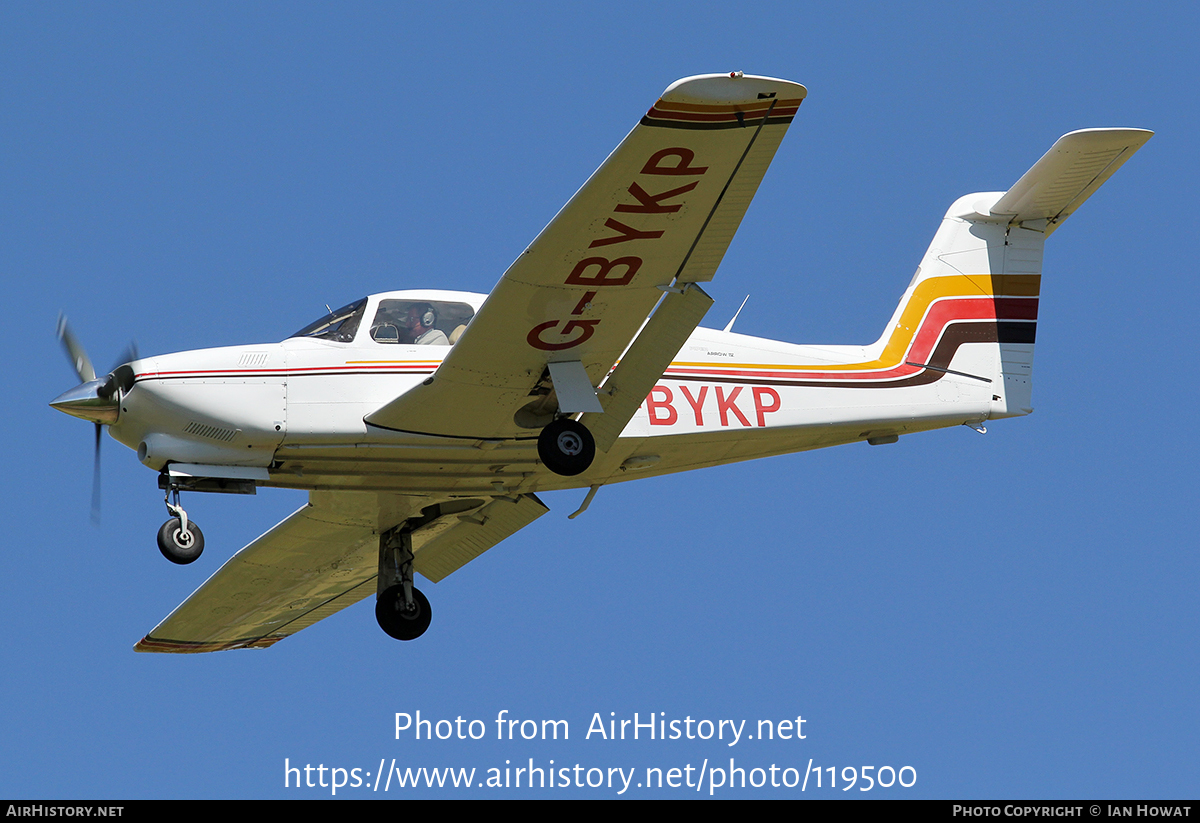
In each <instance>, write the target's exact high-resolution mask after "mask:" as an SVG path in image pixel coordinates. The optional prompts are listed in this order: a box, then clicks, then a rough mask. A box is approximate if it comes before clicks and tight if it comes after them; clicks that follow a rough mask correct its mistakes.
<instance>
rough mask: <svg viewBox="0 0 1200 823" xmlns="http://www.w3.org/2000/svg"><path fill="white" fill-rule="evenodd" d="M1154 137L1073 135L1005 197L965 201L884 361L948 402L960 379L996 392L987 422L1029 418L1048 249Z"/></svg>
mask: <svg viewBox="0 0 1200 823" xmlns="http://www.w3.org/2000/svg"><path fill="white" fill-rule="evenodd" d="M1153 135H1154V133H1153V132H1150V131H1145V130H1143V129H1083V130H1081V131H1073V132H1071V133H1070V134H1067V135H1064V136H1063V137H1060V138H1059V139H1058V141H1057V142H1056V143H1055V144H1054V145H1053V146H1052V147H1051V148H1050V151H1048V152H1046V154H1045V155H1043V157H1042V158H1041V159H1040V160H1038V161H1037V162H1036V163H1035V164H1034V165H1033V167H1032V168H1030V169H1029V171H1027V172H1025V174H1024V175H1022V176H1021V179H1020V180H1018V181H1017V182H1016V183H1015V184H1013V186H1012V188H1010V189H1009V190H1008V191H1007V192H984V193H977V194H969V195H967V196H965V197H960V198H959V199H958V200H957V201H955V203H954V205H952V206H951V207H950V210H949V211H948V212H947V213H946V216H945V218H944V219H943V220H942V225H941V226H940V227H939V228H938V231H937V234H936V235H934V238H933V242H932V243H931V244H930V246H929V250H928V251H927V252H925V257H924V259H922V260H921V265H920V267H918V269H917V273H916V275H914V277H913V279H912V282H911V283H910V284H909V286H908V289H907V291H906V292H905V294H904V297H903V298H902V299H901V301H900V305H899V306H898V307H897V309H896V314H895V315H894V316H893V318H892V322H891V324H890V325H889V327H888V329H887V331H885V333H884V335H883V337H882V338H881V339H880V341H879V342H878V343H877V344H876V346H877V347H879V349H880V352H879V353H880V354H883V352H884V351H887V350H894V349H896V348H899V347H903V348H904V350H905V353H904V355H903V356H904V361H905V363H906V364H907V365H909V366H923V367H924V368H926V369H929V370H932V371H933V372H936V373H941V374H943V375H944V376H946V377H951V378H952V379H951V380H950V381H944V382H945V383H946V384H947V385H944V386H942V387H940V388H939V396H941V397H942V398H943V399H947V400H949V399H951V396H950V394H947V392H951V390H952V388H953V387H952V386H951V385H949V384H950V383H953V382H957V380H955V378H961V379H963V380H965V382H966V383H968V384H971V385H972V386H973V387H975V390H978V388H981V387H982V384H983V383H987V384H990V385H989V386H988V388H989V390H990V391H991V411H990V413H989V414H988V417H991V418H998V417H1015V416H1018V415H1023V414H1029V412H1031V411H1033V407H1032V403H1031V393H1032V372H1033V343H1034V335H1035V331H1036V327H1037V303H1038V293H1039V291H1040V285H1041V274H1042V247H1043V245H1044V243H1045V240H1046V238H1047V237H1048V236H1049V235H1050V234H1051V233H1053V232H1054V231H1055V230H1056V229H1057V228H1058V227H1059V226H1060V225H1061V224H1062V222H1063V221H1064V220H1066V219H1067V218H1068V217H1070V216H1071V214H1073V213H1074V212H1075V210H1076V209H1077V208H1079V206H1080V204H1082V203H1083V201H1084V200H1086V199H1087V198H1088V197H1090V196H1091V195H1092V193H1093V192H1095V191H1096V189H1098V188H1099V187H1100V186H1101V184H1103V183H1104V181H1105V180H1107V179H1108V178H1109V177H1111V176H1112V174H1113V173H1114V172H1115V171H1116V170H1117V169H1118V168H1120V167H1121V165H1122V164H1123V163H1124V162H1125V161H1126V160H1128V159H1129V157H1130V156H1132V155H1133V153H1134V152H1135V151H1137V150H1138V149H1139V148H1141V147H1142V145H1143V144H1144V143H1145V142H1146V141H1147V140H1149V139H1150V138H1151V137H1152V136H1153ZM897 344H899V346H897ZM964 344H984V345H964ZM897 355H898V352H897ZM977 381H982V382H977ZM939 382H943V381H939ZM951 393H952V392H951ZM972 393H974V391H972ZM964 396H965V395H964Z"/></svg>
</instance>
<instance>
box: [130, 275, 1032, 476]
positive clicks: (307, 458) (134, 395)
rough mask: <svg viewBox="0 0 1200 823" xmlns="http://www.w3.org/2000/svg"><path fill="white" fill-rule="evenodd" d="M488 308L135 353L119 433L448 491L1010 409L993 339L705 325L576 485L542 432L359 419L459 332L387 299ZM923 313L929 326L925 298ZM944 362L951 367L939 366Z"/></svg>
mask: <svg viewBox="0 0 1200 823" xmlns="http://www.w3.org/2000/svg"><path fill="white" fill-rule="evenodd" d="M484 300H485V296H484V295H478V294H469V293H463V292H444V291H404V292H389V293H385V294H380V295H373V296H371V297H369V298H367V299H366V300H365V302H364V303H363V305H362V306H361V307H360V309H359V311H358V316H359V318H373V320H371V321H369V322H368V321H366V320H361V322H359V321H355V322H359V325H358V327H357V328H355V329H351V330H350V331H349V332H344V333H343V334H341V335H340V336H339V335H337V334H334V333H332V332H328V331H327V332H325V333H324V334H325V336H324V337H321V336H296V337H291V338H288V339H287V340H284V341H282V342H278V343H267V344H261V345H248V346H232V347H225V348H217V349H203V350H197V351H189V352H180V353H176V354H168V355H161V356H157V357H150V358H144V359H140V360H138V361H135V362H134V363H132V364H130V365H131V367H132V369H133V372H134V375H135V377H134V381H133V385H132V386H131V387H130V388H129V389H128V390H127V391H126V392H125V393H124V394H123V396H122V397H121V412H120V415H119V417H118V419H117V421H116V422H115V423H113V424H112V425H111V426H110V431H111V433H112V436H113V437H114V438H116V439H117V440H118V441H120V442H122V443H124V444H125V445H127V446H129V447H130V448H132V449H135V450H137V452H138V455H139V458H140V459H141V460H142V462H143V463H145V464H146V465H147V466H149V467H151V468H153V469H156V470H161V469H163V467H164V466H165V465H167V464H168V463H184V464H203V465H212V466H240V467H258V468H259V469H266V470H267V472H268V476H269V481H265V482H260V484H261V485H276V486H284V487H292V488H303V489H356V490H376V491H393V492H405V493H412V494H431V495H438V496H443V495H446V496H455V495H472V494H474V495H478V494H498V493H499V494H504V493H517V492H528V491H537V490H544V489H554V488H574V487H584V486H589V485H597V484H604V483H611V482H617V481H621V480H628V479H633V478H635V477H639V476H646V475H651V474H666V473H671V472H677V471H683V470H688V469H693V468H701V467H704V466H713V465H719V464H722V463H730V462H736V461H740V460H748V459H752V458H756V457H762V456H767V455H771V454H781V453H785V452H793V451H801V450H805V449H812V448H820V447H823V446H830V445H836V444H839V443H849V442H855V441H863V440H867V441H871V442H875V443H886V442H892V441H894V439H895V438H896V437H897V436H898V435H901V434H905V433H909V432H914V431H921V430H927V429H933V428H941V427H944V426H950V425H957V424H961V423H980V422H982V421H983V420H985V419H987V418H989V417H995V416H1010V415H1011V414H1012V412H1009V411H1008V410H1007V409H1005V408H1004V407H1003V401H1002V399H1001V398H1000V397H999V396H998V395H995V394H994V392H993V388H994V387H993V386H992V385H991V382H992V381H990V380H987V379H986V378H981V377H979V376H978V375H985V374H989V373H991V372H993V371H994V370H995V368H996V364H995V362H994V361H995V356H994V353H993V351H994V348H995V347H994V345H986V344H980V343H975V344H972V343H971V342H970V341H969V340H968V341H964V342H960V343H957V344H954V345H953V346H952V347H951V348H950V349H949V350H947V349H946V345H945V344H946V341H947V340H948V339H949V338H950V337H952V335H951V334H950V332H949V329H950V328H951V327H950V326H947V325H946V324H944V323H943V324H942V325H941V326H939V327H938V329H937V330H936V332H937V333H935V334H931V335H930V334H927V335H926V337H928V338H929V339H928V340H924V341H922V340H921V334H920V333H919V331H914V333H913V334H912V335H910V337H911V340H910V341H909V344H908V345H907V346H906V347H905V348H904V351H903V352H902V353H901V360H900V361H899V362H891V361H890V360H889V359H888V354H887V352H886V351H885V349H886V348H887V345H888V343H889V341H890V337H889V335H887V334H885V336H884V337H883V338H881V340H880V341H878V342H877V343H875V344H873V345H870V346H819V347H818V346H798V345H793V344H788V343H781V342H777V341H771V340H765V339H761V338H755V337H750V336H746V335H741V334H735V333H731V332H721V331H715V330H710V329H697V330H696V331H695V332H694V333H693V334H692V335H691V337H690V338H689V340H688V341H687V343H686V344H685V345H684V347H683V348H682V349H681V351H680V352H679V353H678V355H677V356H676V358H675V361H674V362H673V363H672V364H671V366H670V368H669V369H668V370H667V372H666V374H664V376H663V378H662V379H660V381H659V382H658V384H657V385H656V386H655V388H654V390H653V391H651V393H650V395H649V397H647V398H646V401H645V402H644V403H643V404H642V406H641V408H640V409H639V410H638V412H637V414H636V415H635V416H634V418H633V419H632V420H631V421H630V423H629V424H628V425H627V426H626V428H625V430H624V432H623V434H622V436H621V438H620V439H619V440H618V441H617V443H616V445H615V446H613V447H612V448H611V449H609V451H608V452H607V453H604V454H599V455H597V458H596V460H595V462H594V464H593V465H592V466H591V468H590V469H589V470H588V471H587V472H585V473H584V474H582V475H580V476H578V477H562V476H558V475H555V474H552V473H550V472H549V471H547V470H546V469H545V468H544V467H543V466H541V465H540V463H539V461H538V457H537V449H536V437H537V432H536V431H530V432H529V436H528V437H527V438H514V439H508V440H502V441H495V440H490V441H481V440H478V439H472V438H469V437H463V438H455V437H442V436H431V435H425V434H419V433H410V432H403V431H392V430H389V429H384V428H379V427H376V426H372V425H370V424H368V423H366V422H364V417H365V416H366V415H368V414H370V413H371V412H373V411H374V410H376V409H378V408H380V407H381V406H383V405H384V404H386V403H388V402H390V401H391V400H393V399H395V398H396V397H399V396H400V395H401V394H403V393H404V392H406V391H408V390H409V389H411V388H413V387H414V386H416V385H418V384H420V383H421V382H422V381H424V380H426V379H427V378H429V376H430V375H432V374H433V373H434V371H435V370H436V369H437V367H438V365H439V364H440V363H441V361H442V359H443V358H444V357H445V356H446V354H447V353H448V352H449V351H450V350H451V347H450V345H449V340H450V339H451V338H453V337H454V336H455V332H454V330H450V331H449V333H445V334H443V335H442V336H441V340H442V341H443V342H441V344H437V345H422V344H415V343H413V342H411V341H405V340H404V339H403V329H399V330H398V329H395V328H394V326H396V325H402V324H403V322H404V318H403V316H401V317H400V319H398V320H396V321H395V323H388V322H382V323H381V322H378V321H379V318H380V317H384V316H385V315H386V311H385V308H386V307H388V306H392V307H396V306H398V307H400V308H401V309H403V308H404V307H406V306H408V307H411V306H413V305H420V306H426V305H428V306H436V307H437V308H438V310H439V314H449V313H452V312H454V311H460V312H463V313H469V312H473V311H474V310H477V309H478V308H479V306H481V305H482V303H483V301H484ZM357 305H358V304H352V305H351V306H350V307H347V309H351V308H354V307H355V306H357ZM451 306H458V307H460V308H459V309H454V308H449V307H451ZM443 307H446V308H444V309H443ZM901 308H903V304H902V306H901ZM900 314H901V312H900V310H899V309H898V310H897V315H898V318H899V315H900ZM924 314H925V315H929V316H930V317H933V318H934V320H936V317H934V316H935V315H936V311H935V308H934V306H933V305H931V306H929V307H927V309H926V310H925V312H924ZM464 317H465V319H466V320H467V321H468V322H469V316H467V315H466V314H463V316H461V317H456V318H454V319H452V320H451V321H450V322H451V323H453V322H457V320H458V319H463V318H464ZM894 319H896V318H894ZM992 320H993V323H994V318H993V319H992ZM438 322H439V323H441V324H442V325H446V324H445V323H442V321H441V319H440V318H439V320H438ZM922 322H924V321H922ZM930 322H933V321H932V320H931V321H930ZM314 325H318V324H314ZM459 325H463V326H465V323H462V324H459ZM924 325H928V323H925V324H924ZM343 328H344V327H343ZM433 330H434V331H437V329H436V328H435V329H433ZM421 331H422V330H421V329H419V328H418V329H417V330H416V332H414V334H417V333H420V332H421ZM458 331H459V333H461V329H459V330H458ZM397 332H399V333H397ZM894 336H895V335H894V334H893V335H891V337H894ZM922 346H924V349H926V350H922V348H921V347H922ZM939 346H940V348H939ZM938 351H940V352H941V354H940V355H937V352H938ZM947 351H949V354H948V356H947V353H946V352H947ZM935 355H936V356H940V357H942V359H944V360H946V363H945V364H943V365H941V366H938V365H937V364H936V363H933V360H935V359H936V357H935ZM913 358H916V359H917V360H918V361H920V362H919V363H916V362H913ZM989 358H990V359H989ZM895 359H896V358H895V357H892V358H891V360H895ZM950 361H953V366H954V368H953V369H950V368H949V367H950V365H951V362H950ZM921 364H924V365H927V366H929V367H927V368H918V367H917V366H918V365H921ZM930 364H931V365H930ZM1018 413H1020V412H1018Z"/></svg>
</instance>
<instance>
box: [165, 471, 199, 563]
mask: <svg viewBox="0 0 1200 823" xmlns="http://www.w3.org/2000/svg"><path fill="white" fill-rule="evenodd" d="M172 497H174V498H175V502H174V503H172V502H171V498H172ZM163 502H164V503H166V505H167V512H168V513H169V514H170V515H171V517H170V519H168V520H167V522H166V523H163V524H162V528H160V529H159V530H158V550H159V551H160V552H162V556H163V557H165V558H167V559H168V560H170V561H171V562H172V563H177V564H179V565H180V566H186V565H187V564H188V563H192V562H194V561H195V560H196V559H197V558H199V557H200V553H201V552H202V551H204V533H203V532H201V531H200V527H199V526H197V525H196V522H195V521H194V520H189V519H188V516H187V512H185V511H184V510H183V506H181V505H179V489H178V488H176V487H174V486H168V488H167V495H166V497H165V498H164V499H163Z"/></svg>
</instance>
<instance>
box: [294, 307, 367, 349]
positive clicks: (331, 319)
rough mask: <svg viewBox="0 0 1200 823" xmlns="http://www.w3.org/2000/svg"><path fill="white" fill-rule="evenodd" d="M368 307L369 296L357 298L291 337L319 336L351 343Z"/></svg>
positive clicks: (324, 338)
mask: <svg viewBox="0 0 1200 823" xmlns="http://www.w3.org/2000/svg"><path fill="white" fill-rule="evenodd" d="M366 308H367V298H365V297H364V298H363V299H362V300H356V301H355V302H353V303H351V304H350V305H348V306H342V307H341V308H340V309H338V310H337V311H333V312H330V313H329V314H327V315H325V316H324V317H322V318H321V319H320V320H317V321H315V322H313V323H309V324H308V325H307V326H305V327H304V328H302V329H301V330H300V331H298V332H296V333H295V334H292V335H289V337H317V338H320V339H321V340H333V341H336V342H338V343H350V342H352V341H353V340H354V335H355V334H356V333H357V332H358V326H359V324H360V323H361V322H362V318H363V312H364V311H365V310H366Z"/></svg>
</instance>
